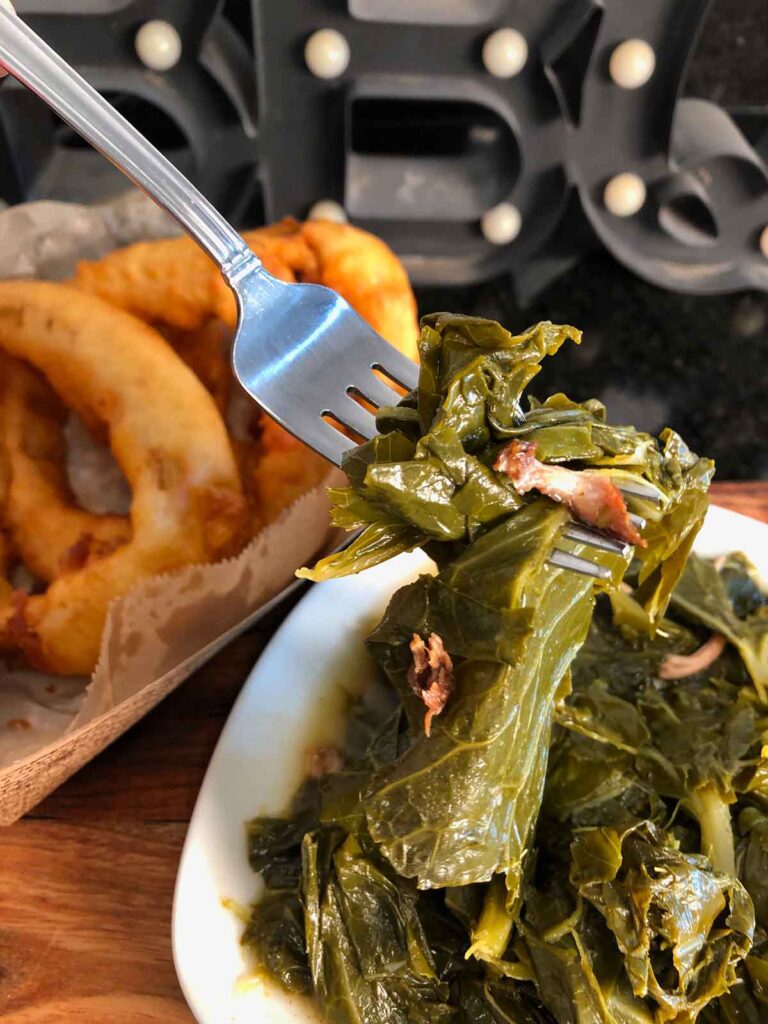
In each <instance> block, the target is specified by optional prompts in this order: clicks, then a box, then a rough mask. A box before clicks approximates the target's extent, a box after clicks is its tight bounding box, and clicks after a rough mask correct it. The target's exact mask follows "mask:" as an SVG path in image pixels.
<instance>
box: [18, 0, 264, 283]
mask: <svg viewBox="0 0 768 1024" xmlns="http://www.w3.org/2000/svg"><path fill="white" fill-rule="evenodd" d="M0 66H1V67H4V68H5V69H6V70H7V71H8V72H10V74H12V75H13V77H14V78H16V79H18V81H19V82H21V83H22V84H23V85H25V86H26V87H27V88H28V89H30V90H31V91H32V92H33V93H35V94H36V95H37V96H39V97H40V98H41V99H42V100H44V101H45V102H46V103H47V104H48V106H49V107H51V108H52V109H53V110H55V111H56V113H57V114H58V115H59V116H60V117H61V118H62V119H63V120H64V121H66V122H67V124H69V125H71V127H72V128H74V130H75V131H76V132H78V134H80V135H82V136H83V138H84V139H85V140H86V141H87V142H90V144H91V145H92V146H93V147H94V148H95V149H97V150H98V151H99V152H100V153H102V154H103V155H104V156H105V157H106V158H107V159H108V160H110V161H111V162H112V163H113V164H114V165H115V166H116V167H117V168H118V169H119V170H121V171H122V172H123V174H125V175H127V177H129V178H130V179H131V181H132V182H133V183H134V184H135V185H138V187H139V188H140V189H141V190H142V191H143V192H146V194H147V195H148V196H149V197H150V199H153V200H154V201H155V202H156V203H157V204H158V206H161V207H163V209H165V210H167V211H168V213H170V214H171V216H172V217H174V218H175V219H176V220H177V221H178V222H179V224H180V225H181V226H182V227H183V228H184V229H185V231H188V232H189V234H190V235H192V237H193V238H195V239H196V240H197V242H198V243H199V244H200V245H201V246H202V247H203V249H205V251H206V252H207V253H208V255H209V256H210V257H211V258H212V259H213V260H214V261H215V262H216V263H217V264H218V265H219V267H220V268H221V271H222V273H223V274H224V276H225V277H226V278H227V281H228V282H229V283H230V284H231V285H232V286H234V285H235V283H236V282H237V280H238V279H239V278H240V277H241V276H242V274H243V273H244V272H246V271H252V270H254V269H257V268H258V267H260V266H261V264H260V262H259V260H258V259H257V258H256V256H255V255H254V254H253V252H252V251H251V250H250V249H249V248H248V246H247V245H246V243H245V242H244V240H243V239H242V238H241V237H240V235H239V234H238V233H237V231H235V229H234V228H233V227H232V225H231V224H229V223H228V221H227V220H225V218H224V217H222V216H221V214H220V213H219V212H218V210H216V209H215V208H214V207H213V206H212V205H211V204H210V203H209V202H208V200H207V199H206V198H205V196H203V195H202V193H200V192H199V191H198V190H197V189H196V188H195V186H194V185H192V183H191V182H189V181H187V179H186V178H185V177H184V175H183V174H182V173H181V172H180V171H178V170H177V169H176V168H175V167H174V166H173V164H172V163H171V162H170V161H169V160H167V159H166V158H165V157H164V156H163V155H162V153H160V152H159V151H158V150H157V149H155V147H154V146H153V145H152V144H151V143H150V142H148V141H147V140H146V139H145V138H144V136H143V135H142V134H141V133H140V132H138V131H137V130H136V129H135V128H134V127H133V125H131V124H129V123H128V121H126V119H125V118H124V117H123V116H122V114H119V113H118V112H117V111H116V110H115V108H114V107H113V106H112V105H111V104H110V103H108V102H107V101H106V100H105V99H104V98H103V97H102V96H100V95H99V93H97V92H96V90H95V89H94V88H92V87H91V86H90V85H89V84H88V83H87V82H86V81H85V79H84V78H82V77H81V76H80V75H79V74H78V73H77V72H76V71H75V70H74V68H72V67H70V66H69V64H67V62H66V61H65V60H64V59H63V58H62V57H60V56H59V54H58V53H56V51H55V50H52V49H51V47H50V46H48V44H47V43H45V42H44V41H43V40H42V39H41V38H40V37H39V36H38V35H37V34H36V33H35V32H33V31H32V29H31V28H30V27H29V26H28V25H25V24H24V22H23V21H21V19H20V18H18V17H16V16H15V15H13V14H11V13H10V12H9V11H8V10H7V9H5V8H4V7H3V6H2V5H0Z"/></svg>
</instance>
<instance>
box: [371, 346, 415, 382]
mask: <svg viewBox="0 0 768 1024" xmlns="http://www.w3.org/2000/svg"><path fill="white" fill-rule="evenodd" d="M371 367H372V368H373V369H374V370H381V372H382V373H384V374H385V375H386V376H387V377H391V378H392V380H394V381H397V383H398V384H400V385H401V387H404V388H405V389H406V391H413V389H414V388H415V387H416V386H417V385H418V383H419V368H418V366H417V365H416V363H414V362H412V361H411V360H410V359H409V358H408V356H405V355H403V353H402V352H400V351H398V349H396V348H394V346H392V345H387V344H381V345H375V351H374V353H373V355H372V359H371Z"/></svg>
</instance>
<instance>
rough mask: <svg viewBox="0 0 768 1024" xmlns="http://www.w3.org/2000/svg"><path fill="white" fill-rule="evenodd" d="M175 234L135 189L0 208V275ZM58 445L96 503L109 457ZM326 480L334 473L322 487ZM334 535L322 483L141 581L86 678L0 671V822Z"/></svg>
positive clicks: (60, 265)
mask: <svg viewBox="0 0 768 1024" xmlns="http://www.w3.org/2000/svg"><path fill="white" fill-rule="evenodd" d="M177 233H178V231H177V229H176V226H175V225H174V224H172V223H171V222H170V221H169V219H168V218H167V216H166V215H165V214H163V213H162V212H161V211H159V210H158V209H157V207H155V206H154V204H152V203H151V202H150V201H149V200H147V199H146V198H145V197H144V196H142V195H140V194H139V193H133V192H132V193H130V194H128V195H126V196H122V197H119V198H118V199H116V200H114V201H113V202H111V203H106V204H103V205H101V206H95V207H84V206H76V205H74V204H66V203H53V202H40V203H30V204H26V205H20V206H15V207H13V208H11V209H8V210H4V211H2V212H0V277H13V276H36V277H42V278H48V279H56V278H66V277H68V276H70V275H71V274H72V272H73V270H74V266H75V263H76V262H77V260H78V259H80V258H94V257H98V256H101V255H103V254H104V253H105V252H108V251H109V250H111V249H113V248H115V247H116V246H119V245H124V244H127V243H129V242H132V241H136V240H138V239H142V238H156V237H162V236H168V235H173V234H177ZM70 433H71V431H70ZM70 440H71V441H75V442H77V443H75V444H74V445H73V449H74V457H76V458H77V460H78V466H77V467H72V466H70V477H71V479H72V482H73V483H74V484H75V485H76V488H75V489H76V491H77V492H78V494H79V495H80V496H81V497H82V496H84V488H85V490H86V491H87V490H88V485H89V484H90V490H91V491H92V492H93V491H95V493H97V494H101V495H102V497H103V496H104V495H105V494H106V492H107V490H109V488H105V486H104V481H105V480H106V479H108V478H109V476H110V473H112V468H114V467H112V468H110V464H109V461H110V460H109V459H107V460H106V461H105V460H104V458H102V457H101V456H100V455H99V453H98V451H91V450H90V449H89V446H88V443H87V439H85V440H84V439H83V438H82V437H80V439H79V442H78V439H77V428H76V426H75V431H74V435H71V436H70ZM102 454H104V453H102ZM89 460H90V462H89ZM91 463H92V464H91ZM73 469H79V470H81V471H82V472H81V473H80V478H81V479H80V478H78V473H77V472H73ZM112 475H113V476H114V473H112ZM334 476H336V477H338V476H340V474H338V471H333V472H332V473H331V474H329V482H330V481H331V479H332V478H334ZM112 483H113V484H114V489H113V491H112V495H113V496H112V497H110V498H109V499H108V500H107V501H106V504H107V506H110V507H114V506H115V504H116V503H119V499H120V480H119V479H116V480H114V481H112ZM115 495H116V497H115ZM86 497H87V496H86ZM123 497H124V496H123ZM85 503H86V504H92V502H90V501H86V502H85ZM106 510H107V509H106V508H104V509H99V511H106ZM110 510H112V509H111V508H110ZM115 510H117V509H115ZM121 511H122V509H121ZM338 540H339V535H338V533H337V532H335V531H331V530H330V529H329V525H328V500H327V497H326V493H325V487H322V488H318V489H317V490H315V491H312V492H311V493H309V494H307V495H305V496H304V497H303V498H301V499H299V501H297V502H296V503H295V504H294V505H293V506H292V507H291V508H290V509H288V510H287V511H286V512H285V513H284V514H283V516H282V518H281V519H280V520H279V521H278V522H276V523H275V524H273V525H272V526H270V527H267V528H266V529H265V530H263V531H262V532H261V533H260V534H259V535H258V536H257V537H256V539H255V540H254V541H252V542H251V544H250V545H249V546H248V547H247V548H246V549H245V550H244V551H243V552H242V553H241V554H240V555H239V556H238V557H237V558H234V559H231V560H229V561H227V562H220V563H218V564H216V565H207V566H190V567H187V568H185V569H182V570H180V571H179V572H176V573H172V574H169V575H166V576H162V577H154V578H151V579H146V580H143V581H141V582H140V583H139V584H138V585H137V586H136V587H135V588H134V589H133V590H132V591H131V592H130V593H129V594H127V595H125V596H124V597H122V598H120V599H119V600H117V601H116V602H115V603H114V604H113V605H112V607H111V608H110V612H109V615H108V618H107V624H106V627H105V630H104V634H103V637H102V644H101V652H100V657H99V662H98V665H97V667H96V670H95V672H94V673H93V676H92V677H91V679H90V681H89V680H86V679H74V680H73V679H62V678H59V677H53V676H46V675H43V674H41V673H37V672H31V671H3V670H0V825H8V824H11V823H12V822H14V821H16V820H17V819H18V818H19V817H20V816H21V815H22V814H24V813H25V812H26V811H28V810H29V809H30V808H31V807H33V806H34V805H35V804H36V803H37V802H38V801H40V800H41V799H42V798H43V797H45V796H47V795H48V794H49V793H50V792H52V791H53V790H54V789H55V788H56V787H57V786H59V785H60V784H61V783H62V782H63V781H64V780H65V779H67V778H69V776H70V775H72V774H73V773H74V772H76V771H77V770H78V768H81V767H82V766H83V765H84V764H86V763H87V762H88V761H90V760H91V759H92V758H93V757H94V756H95V755H96V754H98V753H99V752H100V751H101V750H103V749H104V747H106V746H107V745H108V744H109V743H111V742H112V741H113V740H114V739H116V738H117V737H118V736H120V735H121V734H122V733H123V732H125V731H126V729H128V728H130V726H132V725H133V724H134V723H136V722H137V721H138V720H139V719H140V718H141V717H142V716H143V715H145V714H146V713H147V711H149V710H150V709H151V708H153V707H154V706H155V705H156V704H157V703H158V702H159V701H160V700H162V698H163V697H165V696H166V695H167V694H168V693H170V692H171V690H173V689H174V688H175V687H176V686H178V684H179V683H180V682H182V680H184V679H186V678H187V677H188V676H189V675H190V674H191V673H192V672H194V671H195V669H197V668H198V667H199V666H200V665H202V664H203V663H204V662H205V661H207V660H208V659H209V658H211V657H212V656H213V655H214V654H215V653H216V652H217V651H218V650H220V649H221V648H222V647H224V646H225V645H226V644H227V643H228V642H229V641H230V640H232V639H233V638H234V637H235V636H237V635H238V634H239V633H241V632H242V631H243V630H244V629H246V628H247V627H248V626H249V625H251V624H252V623H254V622H255V621H256V620H257V619H258V618H259V617H260V616H261V615H263V614H265V612H266V611H267V610H268V608H269V607H271V603H274V601H275V600H276V599H278V598H279V596H280V595H281V594H283V593H284V592H285V590H286V588H288V587H290V586H292V585H293V583H294V570H295V569H296V568H298V567H299V566H300V565H303V564H306V563H308V562H312V560H313V558H314V557H315V556H316V555H317V554H318V553H320V552H324V551H327V550H330V548H331V547H333V546H334V545H335V544H337V543H338ZM180 742H183V738H182V737H180Z"/></svg>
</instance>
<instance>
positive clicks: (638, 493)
mask: <svg viewBox="0 0 768 1024" xmlns="http://www.w3.org/2000/svg"><path fill="white" fill-rule="evenodd" d="M616 486H617V487H618V489H619V490H620V491H621V493H622V494H625V495H626V496H627V497H628V498H642V499H643V501H652V502H653V503H654V505H660V504H661V495H660V494H659V492H658V491H657V490H656V488H655V487H653V486H651V484H646V483H644V482H643V481H642V480H638V481H637V482H635V481H634V480H620V479H618V480H617V481H616Z"/></svg>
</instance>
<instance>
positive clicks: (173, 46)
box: [134, 20, 182, 71]
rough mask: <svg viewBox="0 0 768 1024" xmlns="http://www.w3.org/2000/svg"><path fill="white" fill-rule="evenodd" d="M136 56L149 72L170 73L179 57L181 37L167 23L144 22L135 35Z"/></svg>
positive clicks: (156, 21)
mask: <svg viewBox="0 0 768 1024" xmlns="http://www.w3.org/2000/svg"><path fill="white" fill-rule="evenodd" d="M134 46H135V47H136V55H137V56H138V58H139V60H140V61H141V63H142V64H143V65H144V67H147V68H149V70H150V71H170V70H171V68H172V67H175V66H176V65H177V64H178V63H179V59H180V57H181V49H182V47H181V36H180V35H179V33H178V31H177V30H176V29H175V28H174V26H173V25H171V23H170V22H168V21H160V20H155V21H145V22H144V24H143V25H142V26H141V28H140V29H139V31H138V32H137V33H136V39H135V42H134Z"/></svg>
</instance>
